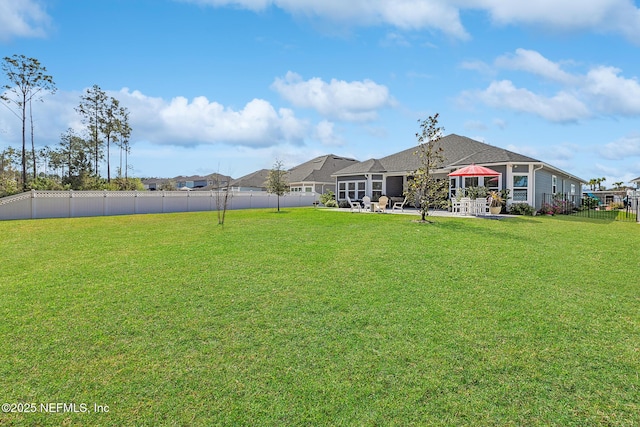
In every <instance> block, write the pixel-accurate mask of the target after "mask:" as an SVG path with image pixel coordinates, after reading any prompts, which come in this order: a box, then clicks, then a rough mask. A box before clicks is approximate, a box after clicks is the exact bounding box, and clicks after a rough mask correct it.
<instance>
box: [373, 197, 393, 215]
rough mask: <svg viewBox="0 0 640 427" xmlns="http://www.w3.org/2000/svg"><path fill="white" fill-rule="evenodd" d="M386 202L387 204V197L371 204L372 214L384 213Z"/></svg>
mask: <svg viewBox="0 0 640 427" xmlns="http://www.w3.org/2000/svg"><path fill="white" fill-rule="evenodd" d="M388 202H389V198H388V197H387V196H382V197H380V200H378V201H377V202H376V203H374V204H373V211H374V212H377V211H380V212H382V213H386V212H387V203H388Z"/></svg>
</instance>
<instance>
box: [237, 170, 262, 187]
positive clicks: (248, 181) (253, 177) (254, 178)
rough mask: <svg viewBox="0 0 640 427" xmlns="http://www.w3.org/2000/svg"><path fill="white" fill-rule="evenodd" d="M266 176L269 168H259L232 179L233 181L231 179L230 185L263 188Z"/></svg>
mask: <svg viewBox="0 0 640 427" xmlns="http://www.w3.org/2000/svg"><path fill="white" fill-rule="evenodd" d="M268 177H269V169H260V170H258V171H255V172H252V173H250V174H248V175H245V176H241V177H240V178H237V179H234V180H233V181H231V186H232V187H256V188H264V187H265V182H267V178H268Z"/></svg>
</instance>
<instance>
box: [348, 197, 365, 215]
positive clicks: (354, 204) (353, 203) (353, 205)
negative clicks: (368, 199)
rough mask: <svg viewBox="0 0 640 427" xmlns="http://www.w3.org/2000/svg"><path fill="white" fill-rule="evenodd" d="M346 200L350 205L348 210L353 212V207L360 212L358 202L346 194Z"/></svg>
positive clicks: (360, 207)
mask: <svg viewBox="0 0 640 427" xmlns="http://www.w3.org/2000/svg"><path fill="white" fill-rule="evenodd" d="M347 202H349V206H351V209H350V212H353V211H354V210H355V209H358V212H360V209H362V206H360V202H352V201H351V199H350V198H349V196H347Z"/></svg>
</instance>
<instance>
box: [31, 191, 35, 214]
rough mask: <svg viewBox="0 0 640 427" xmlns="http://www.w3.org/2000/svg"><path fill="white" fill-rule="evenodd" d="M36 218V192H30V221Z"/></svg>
mask: <svg viewBox="0 0 640 427" xmlns="http://www.w3.org/2000/svg"><path fill="white" fill-rule="evenodd" d="M35 218H36V190H31V219H35Z"/></svg>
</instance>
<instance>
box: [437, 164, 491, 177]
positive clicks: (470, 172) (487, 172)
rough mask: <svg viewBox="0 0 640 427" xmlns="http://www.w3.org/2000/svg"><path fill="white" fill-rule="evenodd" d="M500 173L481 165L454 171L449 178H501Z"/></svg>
mask: <svg viewBox="0 0 640 427" xmlns="http://www.w3.org/2000/svg"><path fill="white" fill-rule="evenodd" d="M499 175H502V174H501V173H500V172H496V171H494V170H493V169H489V168H485V167H484V166H479V165H473V164H472V165H469V166H465V167H463V168H460V169H458V170H456V171H453V172H451V173H450V174H449V176H499Z"/></svg>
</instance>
